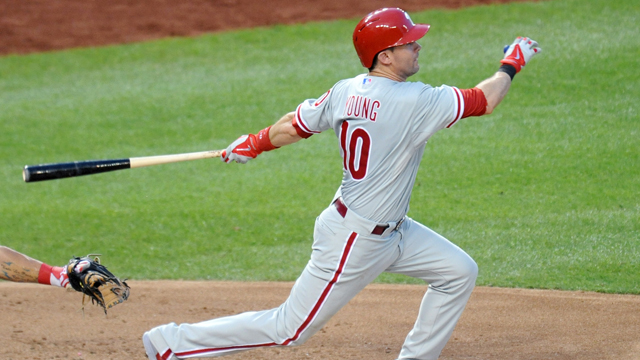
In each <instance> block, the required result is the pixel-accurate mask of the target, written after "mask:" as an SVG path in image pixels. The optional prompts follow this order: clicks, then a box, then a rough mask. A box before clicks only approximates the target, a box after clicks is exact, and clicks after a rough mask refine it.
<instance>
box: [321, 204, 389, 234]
mask: <svg viewBox="0 0 640 360" xmlns="http://www.w3.org/2000/svg"><path fill="white" fill-rule="evenodd" d="M333 205H335V206H336V209H337V210H338V214H340V216H342V217H345V216H347V211H348V209H347V206H346V205H345V204H344V203H343V202H342V198H337V199H336V201H334V202H333ZM388 228H389V225H388V224H387V225H378V226H376V227H375V228H373V231H372V232H371V233H372V234H373V235H382V233H384V231H385V230H387V229H388Z"/></svg>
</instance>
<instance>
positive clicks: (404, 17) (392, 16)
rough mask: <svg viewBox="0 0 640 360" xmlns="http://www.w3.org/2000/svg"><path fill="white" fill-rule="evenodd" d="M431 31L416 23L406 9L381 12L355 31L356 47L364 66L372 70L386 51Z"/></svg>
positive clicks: (359, 24)
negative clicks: (376, 57)
mask: <svg viewBox="0 0 640 360" xmlns="http://www.w3.org/2000/svg"><path fill="white" fill-rule="evenodd" d="M427 31H429V25H427V24H417V25H416V24H414V23H413V21H411V18H410V17H409V14H407V13H406V12H405V11H404V10H402V9H399V8H382V9H378V10H376V11H374V12H372V13H370V14H368V15H367V16H365V17H364V18H362V20H360V22H359V23H358V24H357V25H356V27H355V29H354V31H353V46H354V47H355V48H356V53H358V57H359V58H360V62H361V63H362V66H364V67H366V68H368V69H369V68H371V66H372V64H373V62H374V58H375V56H376V55H377V54H378V53H379V52H380V51H382V50H384V49H388V48H390V47H394V46H399V45H404V44H408V43H410V42H414V41H416V40H418V39H420V38H421V37H423V36H424V34H426V33H427Z"/></svg>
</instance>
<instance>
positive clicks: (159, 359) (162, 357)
mask: <svg viewBox="0 0 640 360" xmlns="http://www.w3.org/2000/svg"><path fill="white" fill-rule="evenodd" d="M142 343H143V344H144V351H145V352H146V353H147V357H148V358H149V360H178V358H177V357H175V355H173V352H171V349H167V350H165V351H164V353H162V354H160V353H159V351H158V350H156V347H155V345H153V342H152V341H151V337H150V336H149V332H148V331H147V332H146V333H144V335H142Z"/></svg>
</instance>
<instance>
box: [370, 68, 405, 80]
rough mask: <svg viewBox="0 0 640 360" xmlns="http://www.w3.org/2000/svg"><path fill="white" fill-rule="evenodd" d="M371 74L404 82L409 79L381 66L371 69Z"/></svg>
mask: <svg viewBox="0 0 640 360" xmlns="http://www.w3.org/2000/svg"><path fill="white" fill-rule="evenodd" d="M369 76H379V77H385V78H387V79H390V80H393V81H397V82H404V81H406V80H407V78H405V77H402V76H400V75H398V74H396V73H395V72H393V71H389V70H388V69H386V68H379V67H376V68H375V69H373V70H372V71H369Z"/></svg>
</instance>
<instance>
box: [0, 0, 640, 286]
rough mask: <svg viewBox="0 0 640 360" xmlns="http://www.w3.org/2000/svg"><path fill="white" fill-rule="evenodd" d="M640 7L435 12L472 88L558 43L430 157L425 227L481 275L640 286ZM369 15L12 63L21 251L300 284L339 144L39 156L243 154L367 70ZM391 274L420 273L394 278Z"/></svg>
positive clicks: (12, 181)
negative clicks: (364, 25) (518, 51)
mask: <svg viewBox="0 0 640 360" xmlns="http://www.w3.org/2000/svg"><path fill="white" fill-rule="evenodd" d="M639 14H640V4H638V3H637V2H636V1H630V0H625V1H615V2H612V1H608V0H592V1H578V0H562V1H560V0H559V1H544V2H535V3H513V4H506V5H491V6H480V7H474V8H468V9H463V10H456V11H449V10H447V11H444V10H437V11H425V12H420V13H413V14H412V17H413V20H414V21H416V22H428V23H430V24H431V25H432V29H431V31H430V32H429V34H428V35H427V36H426V37H425V38H424V39H423V40H421V44H422V45H423V47H424V48H423V51H422V55H421V58H420V59H421V60H420V62H421V66H422V69H421V72H420V73H419V74H417V75H416V76H414V77H413V78H411V80H414V81H423V82H425V83H430V84H433V85H440V84H443V83H444V84H449V85H456V86H459V87H472V86H474V85H476V84H477V83H478V82H479V81H480V80H482V79H483V78H485V77H488V76H490V75H491V74H492V73H493V72H494V71H495V70H496V68H497V66H498V60H499V59H500V56H501V49H502V46H503V45H505V44H507V43H509V42H510V41H512V40H513V38H515V37H516V36H518V35H526V36H530V37H532V38H534V39H536V40H537V41H539V43H540V44H541V46H542V48H543V53H542V54H540V55H539V56H536V58H534V59H533V61H532V63H531V64H530V65H528V66H527V67H526V68H525V69H524V70H523V71H522V73H521V74H518V75H517V76H516V78H515V80H514V83H513V86H512V89H511V92H510V93H509V94H508V96H507V98H506V99H505V100H504V102H503V104H501V105H500V107H499V108H498V109H497V110H496V112H495V113H494V114H492V115H491V116H487V117H482V118H477V119H467V120H463V121H461V122H460V123H458V124H457V125H456V126H455V127H453V128H452V129H450V130H446V131H442V132H440V133H438V134H436V135H435V136H434V137H433V138H432V140H430V141H429V144H428V145H427V150H426V152H425V157H424V159H423V163H422V165H421V168H420V173H419V175H418V181H417V184H416V187H415V189H414V192H413V198H412V203H411V211H410V216H412V217H413V218H415V219H417V220H419V221H421V222H423V223H425V224H426V225H428V226H430V227H431V228H433V229H435V230H436V231H438V232H440V233H441V234H443V235H444V236H446V237H447V238H449V239H451V240H452V241H454V242H455V243H457V244H459V245H460V246H461V247H462V248H464V249H465V250H466V251H467V252H468V253H469V254H470V255H472V256H473V257H474V258H475V259H476V261H477V262H478V264H479V266H480V277H479V279H478V284H479V285H492V286H509V287H532V288H554V289H568V290H569V289H571V290H575V289H581V290H593V291H602V292H619V293H635V294H640V281H639V277H638V274H640V225H639V224H640V221H639V220H640V200H639V197H638V192H639V191H638V190H639V189H640V176H639V174H640V170H638V169H640V155H639V154H640V145H639V143H638V136H639V131H638V128H639V126H638V123H639V122H638V120H639V116H638V105H637V99H639V98H640V88H639V87H638V84H639V83H640V69H639V68H638V66H637V59H638V58H639V57H640V37H639V36H638V35H640V28H639V25H638V24H640V21H639V20H640V19H639ZM356 22H357V19H350V20H341V21H334V22H326V23H312V24H305V25H296V26H275V27H270V28H261V29H254V30H246V31H236V32H229V33H223V34H215V35H209V36H202V37H198V38H192V39H167V40H161V41H154V42H148V43H140V44H132V45H124V46H111V47H103V48H92V49H76V50H69V51H61V52H54V53H44V54H34V55H28V56H6V57H2V58H0V109H1V110H0V123H1V124H2V132H1V133H0V182H1V183H0V184H1V186H0V199H2V201H1V202H0V229H2V230H1V231H0V244H2V245H7V246H10V247H12V248H14V249H16V250H18V251H21V252H24V253H26V254H28V255H29V256H32V257H36V258H38V259H41V260H43V261H46V262H49V263H51V264H61V263H64V262H66V261H67V260H68V258H69V256H71V255H83V254H87V253H101V254H103V262H104V263H105V264H107V265H108V266H110V268H112V269H113V270H114V271H115V272H117V273H118V274H122V275H123V276H124V277H128V278H134V279H160V278H164V279H225V280H294V279H295V278H296V277H297V275H298V274H299V273H300V271H301V270H302V268H303V267H304V265H305V264H306V262H307V260H308V257H309V254H310V249H311V241H312V232H313V223H314V220H315V217H316V216H317V215H318V214H319V213H320V212H321V211H322V209H323V208H324V207H325V206H326V205H327V204H328V201H329V200H330V199H331V197H332V195H333V193H334V192H335V190H336V188H337V186H338V185H339V183H340V177H341V162H340V159H339V154H338V146H337V141H336V140H335V136H334V135H333V134H331V133H330V132H327V133H323V134H321V135H316V136H314V137H312V138H310V139H309V140H305V141H303V142H301V143H299V144H296V145H293V146H290V147H286V148H283V149H279V150H277V151H274V152H270V153H268V154H264V155H262V156H261V157H260V159H258V160H257V161H253V162H251V163H249V164H247V165H244V166H241V165H236V164H233V165H225V164H222V163H221V162H220V161H219V160H216V159H214V160H206V161H205V160H200V161H195V162H189V163H179V164H171V165H163V166H157V167H150V168H143V169H135V170H126V171H118V172H114V173H109V174H101V175H94V176H89V177H79V178H73V179H65V180H57V181H49V182H42V183H33V184H25V183H24V182H22V178H21V168H22V167H23V166H24V165H26V164H38V163H49V162H62V161H73V160H83V159H108V158H122V157H130V156H145V155H159V154H169V153H180V152H190V151H202V150H207V149H218V148H224V147H226V145H228V143H229V142H231V141H232V140H234V139H235V138H236V137H237V136H239V135H240V134H243V133H246V132H255V131H257V130H259V129H261V128H263V127H265V126H267V125H269V124H271V123H272V122H274V121H275V120H277V119H278V117H279V116H281V115H282V114H284V113H285V112H288V111H291V110H292V109H294V108H295V106H296V105H297V104H298V103H299V102H301V101H302V100H304V99H306V98H313V97H317V96H319V95H321V94H322V93H324V91H326V90H327V89H328V88H329V87H330V86H332V85H333V84H334V83H335V82H336V81H337V80H339V79H341V78H344V77H350V76H353V75H355V74H358V73H360V72H361V71H362V69H361V68H360V66H359V63H358V60H357V57H356V55H355V52H354V51H353V46H352V44H351V31H352V28H353V26H354V25H355V23H356ZM378 280H379V281H382V282H415V281H413V280H411V279H408V278H406V277H403V276H396V275H386V274H385V275H382V276H381V277H380V278H379V279H378Z"/></svg>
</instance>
